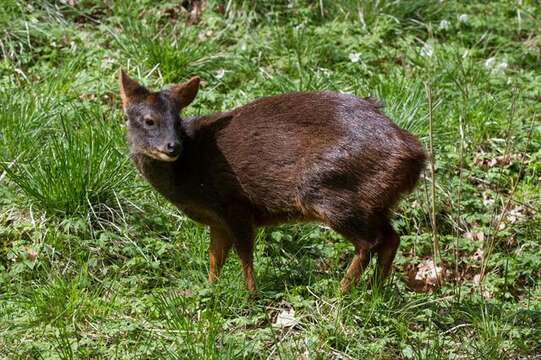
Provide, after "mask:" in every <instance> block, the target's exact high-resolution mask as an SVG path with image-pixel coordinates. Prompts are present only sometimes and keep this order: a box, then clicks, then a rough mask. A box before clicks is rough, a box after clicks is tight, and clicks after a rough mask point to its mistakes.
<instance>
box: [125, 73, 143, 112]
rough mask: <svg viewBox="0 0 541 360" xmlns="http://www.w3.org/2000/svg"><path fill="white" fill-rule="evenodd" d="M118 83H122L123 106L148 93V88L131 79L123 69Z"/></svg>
mask: <svg viewBox="0 0 541 360" xmlns="http://www.w3.org/2000/svg"><path fill="white" fill-rule="evenodd" d="M118 83H119V85H120V98H121V99H122V108H123V109H124V110H126V107H128V105H129V104H130V103H131V102H133V101H134V100H136V99H140V98H141V97H143V96H145V95H147V94H148V90H147V89H145V87H144V86H143V85H141V84H139V83H138V82H137V81H135V80H133V79H131V78H130V77H129V76H128V74H126V72H125V71H124V70H122V69H120V71H119V72H118Z"/></svg>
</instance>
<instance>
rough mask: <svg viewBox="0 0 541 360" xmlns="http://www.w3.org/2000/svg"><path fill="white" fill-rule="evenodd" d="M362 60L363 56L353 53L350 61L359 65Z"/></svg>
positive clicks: (350, 55)
mask: <svg viewBox="0 0 541 360" xmlns="http://www.w3.org/2000/svg"><path fill="white" fill-rule="evenodd" d="M360 59H361V55H359V53H356V52H352V53H351V54H349V61H351V62H352V63H357V62H359V60H360Z"/></svg>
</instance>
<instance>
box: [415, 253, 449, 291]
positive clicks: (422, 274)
mask: <svg viewBox="0 0 541 360" xmlns="http://www.w3.org/2000/svg"><path fill="white" fill-rule="evenodd" d="M407 272H408V280H407V284H408V286H409V287H410V288H411V289H413V290H414V291H417V292H430V291H432V290H434V289H435V288H436V287H437V286H439V285H440V284H441V282H442V281H443V278H444V277H445V268H444V267H443V266H438V265H435V264H434V261H433V260H432V258H428V259H425V260H423V261H422V262H421V263H420V264H418V265H416V266H415V265H410V266H409V269H407Z"/></svg>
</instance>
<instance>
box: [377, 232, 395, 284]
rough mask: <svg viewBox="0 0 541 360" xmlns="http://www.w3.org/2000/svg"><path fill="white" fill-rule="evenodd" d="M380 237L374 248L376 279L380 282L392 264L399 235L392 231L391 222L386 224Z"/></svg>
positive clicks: (381, 282)
mask: <svg viewBox="0 0 541 360" xmlns="http://www.w3.org/2000/svg"><path fill="white" fill-rule="evenodd" d="M381 236H382V239H381V240H380V243H379V244H378V246H377V248H376V249H375V251H376V253H377V254H378V261H377V264H378V269H377V279H376V280H377V281H378V282H379V283H380V284H383V283H384V282H385V279H387V277H388V276H389V274H390V273H391V270H392V266H393V260H394V258H395V256H396V252H397V250H398V247H399V245H400V237H399V236H398V234H397V233H396V232H395V231H394V229H393V227H392V225H391V224H386V225H385V226H384V228H383V231H382V235H381Z"/></svg>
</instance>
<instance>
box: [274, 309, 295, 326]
mask: <svg viewBox="0 0 541 360" xmlns="http://www.w3.org/2000/svg"><path fill="white" fill-rule="evenodd" d="M298 324H299V321H298V320H297V319H296V318H295V310H293V309H290V310H283V311H282V312H281V313H280V314H278V316H277V317H276V321H275V322H274V326H277V327H281V328H291V327H295V326H297V325H298Z"/></svg>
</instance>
